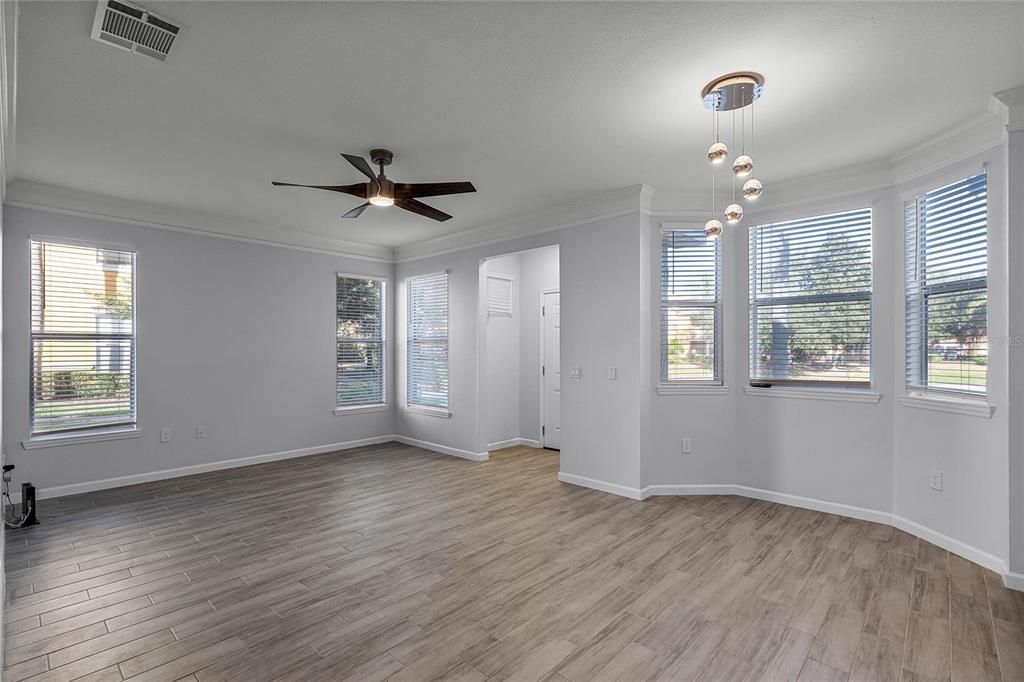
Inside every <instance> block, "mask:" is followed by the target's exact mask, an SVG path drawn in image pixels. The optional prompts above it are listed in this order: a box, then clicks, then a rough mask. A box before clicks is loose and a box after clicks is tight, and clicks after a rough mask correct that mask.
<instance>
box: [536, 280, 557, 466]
mask: <svg viewBox="0 0 1024 682" xmlns="http://www.w3.org/2000/svg"><path fill="white" fill-rule="evenodd" d="M543 300H544V303H543V304H542V306H541V324H542V328H543V330H544V346H543V354H542V355H543V357H542V358H541V363H542V364H541V373H542V376H541V386H540V390H541V405H542V406H543V415H542V417H543V419H542V420H541V428H540V444H541V446H542V447H545V448H552V449H553V450H559V449H561V447H562V400H561V398H562V362H561V360H560V358H559V347H560V345H561V341H562V339H561V311H560V308H559V303H558V292H557V291H554V292H547V291H546V292H544V297H543Z"/></svg>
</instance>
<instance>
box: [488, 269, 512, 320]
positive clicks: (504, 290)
mask: <svg viewBox="0 0 1024 682" xmlns="http://www.w3.org/2000/svg"><path fill="white" fill-rule="evenodd" d="M487 317H488V319H490V318H492V317H512V279H511V278H509V277H505V276H503V275H487Z"/></svg>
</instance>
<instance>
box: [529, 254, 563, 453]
mask: <svg viewBox="0 0 1024 682" xmlns="http://www.w3.org/2000/svg"><path fill="white" fill-rule="evenodd" d="M558 281H559V280H558V247H550V248H546V249H537V250H535V251H525V252H523V253H521V254H519V293H520V297H521V302H520V305H519V310H520V315H519V437H520V438H526V439H529V440H540V292H542V291H544V290H545V289H557V288H558ZM564 379H567V375H566V377H564Z"/></svg>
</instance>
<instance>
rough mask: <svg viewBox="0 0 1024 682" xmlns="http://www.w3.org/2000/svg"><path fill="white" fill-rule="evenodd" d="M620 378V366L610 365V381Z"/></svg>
mask: <svg viewBox="0 0 1024 682" xmlns="http://www.w3.org/2000/svg"><path fill="white" fill-rule="evenodd" d="M618 378H619V368H618V367H609V368H608V381H615V380H616V379H618Z"/></svg>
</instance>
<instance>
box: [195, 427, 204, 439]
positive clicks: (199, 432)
mask: <svg viewBox="0 0 1024 682" xmlns="http://www.w3.org/2000/svg"><path fill="white" fill-rule="evenodd" d="M196 438H206V427H205V426H197V427H196Z"/></svg>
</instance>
